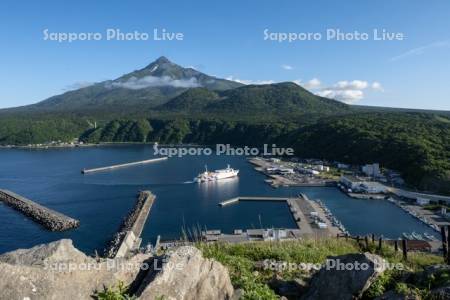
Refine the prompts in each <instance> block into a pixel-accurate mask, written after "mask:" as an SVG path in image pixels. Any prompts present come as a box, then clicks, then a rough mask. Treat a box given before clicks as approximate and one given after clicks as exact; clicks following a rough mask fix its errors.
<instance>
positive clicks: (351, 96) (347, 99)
mask: <svg viewBox="0 0 450 300" xmlns="http://www.w3.org/2000/svg"><path fill="white" fill-rule="evenodd" d="M317 95H319V96H322V97H327V98H331V99H335V100H339V101H341V102H344V103H347V104H354V103H356V102H358V101H360V100H361V99H363V98H364V92H363V91H361V90H341V89H338V90H333V89H324V90H321V91H319V92H318V93H317Z"/></svg>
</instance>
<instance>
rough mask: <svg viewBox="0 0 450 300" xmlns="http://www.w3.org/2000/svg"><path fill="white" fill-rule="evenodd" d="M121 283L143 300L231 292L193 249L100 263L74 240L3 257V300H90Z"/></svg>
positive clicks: (219, 270)
mask: <svg viewBox="0 0 450 300" xmlns="http://www.w3.org/2000/svg"><path fill="white" fill-rule="evenodd" d="M161 264H162V267H161ZM141 266H145V268H141ZM155 266H159V267H155ZM160 267H161V268H160ZM119 282H123V283H124V284H125V285H126V286H131V287H132V290H133V291H138V292H139V293H138V295H140V299H152V300H153V299H155V298H158V297H161V296H166V297H165V298H164V299H177V300H178V299H199V300H201V299H228V298H230V297H231V296H232V294H233V287H232V285H231V281H230V278H229V275H228V272H227V270H226V269H225V267H223V266H222V265H221V264H220V263H218V262H215V261H212V260H209V259H205V258H203V257H202V255H201V252H200V251H199V250H198V249H196V248H193V247H182V248H180V249H178V250H177V251H176V252H174V253H172V254H171V255H168V256H164V257H154V258H152V257H151V255H150V254H145V255H144V254H137V255H135V256H133V257H131V258H130V259H114V260H112V259H108V260H106V259H102V260H101V261H100V262H97V261H96V260H95V259H93V258H91V257H88V256H86V255H85V254H83V253H82V252H80V251H79V250H77V249H76V248H75V247H74V246H73V244H72V241H71V240H60V241H56V242H52V243H49V244H44V245H39V246H36V247H33V248H31V249H20V250H16V251H12V252H9V253H5V254H3V255H0V300H3V299H5V300H6V299H8V300H10V299H77V300H78V299H92V296H93V295H94V294H95V292H96V291H102V290H103V289H104V288H105V287H109V286H115V285H117V284H118V283H119Z"/></svg>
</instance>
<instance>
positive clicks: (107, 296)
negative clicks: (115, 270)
mask: <svg viewBox="0 0 450 300" xmlns="http://www.w3.org/2000/svg"><path fill="white" fill-rule="evenodd" d="M93 297H94V298H95V299H97V300H134V299H137V298H136V297H135V296H130V295H129V294H128V288H127V287H126V286H125V284H124V283H123V282H122V281H119V283H118V284H117V285H115V286H110V287H105V288H104V290H103V291H102V292H97V293H95V294H94V296H93Z"/></svg>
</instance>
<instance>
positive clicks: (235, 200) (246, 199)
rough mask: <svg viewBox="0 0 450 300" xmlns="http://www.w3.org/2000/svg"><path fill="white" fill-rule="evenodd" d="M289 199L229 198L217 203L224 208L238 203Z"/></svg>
mask: <svg viewBox="0 0 450 300" xmlns="http://www.w3.org/2000/svg"><path fill="white" fill-rule="evenodd" d="M289 199H291V198H288V197H264V196H263V197H241V196H239V197H236V198H231V199H228V200H225V201H222V202H220V203H219V206H225V205H230V204H235V203H237V202H239V201H288V200H289Z"/></svg>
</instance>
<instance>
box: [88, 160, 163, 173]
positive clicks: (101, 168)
mask: <svg viewBox="0 0 450 300" xmlns="http://www.w3.org/2000/svg"><path fill="white" fill-rule="evenodd" d="M167 159H168V157H158V158H152V159H147V160H141V161H135V162H129V163H125V164H119V165H112V166H106V167H100V168H94V169H83V170H81V173H82V174H87V173H94V172H102V171H110V170H114V169H119V168H126V167H132V166H138V165H144V164H149V163H154V162H158V161H163V160H167Z"/></svg>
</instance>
